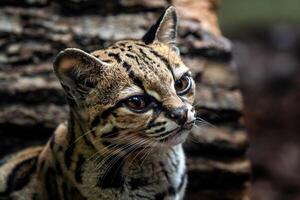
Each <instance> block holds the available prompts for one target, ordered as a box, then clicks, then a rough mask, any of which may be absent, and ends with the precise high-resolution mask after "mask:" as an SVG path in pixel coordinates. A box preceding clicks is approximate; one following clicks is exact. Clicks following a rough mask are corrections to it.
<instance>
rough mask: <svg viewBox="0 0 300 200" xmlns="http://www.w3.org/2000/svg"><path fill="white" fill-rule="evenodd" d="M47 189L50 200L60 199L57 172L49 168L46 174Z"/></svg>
mask: <svg viewBox="0 0 300 200" xmlns="http://www.w3.org/2000/svg"><path fill="white" fill-rule="evenodd" d="M44 181H45V188H46V191H47V194H48V195H47V196H48V198H49V200H57V199H60V197H59V191H58V184H57V180H56V173H55V170H54V169H52V168H48V169H47V171H46V172H45V177H44Z"/></svg>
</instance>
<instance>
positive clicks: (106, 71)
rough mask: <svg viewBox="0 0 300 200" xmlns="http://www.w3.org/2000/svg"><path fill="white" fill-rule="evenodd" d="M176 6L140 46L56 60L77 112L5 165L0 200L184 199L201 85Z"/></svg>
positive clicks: (124, 44) (73, 52) (126, 43)
mask: <svg viewBox="0 0 300 200" xmlns="http://www.w3.org/2000/svg"><path fill="white" fill-rule="evenodd" d="M176 28H177V17H176V12H175V10H174V8H173V7H170V8H168V9H167V10H166V11H165V13H164V14H163V15H162V16H161V17H160V18H159V20H158V21H157V23H156V24H154V25H153V26H152V27H151V28H150V30H149V31H148V32H147V33H146V35H145V36H144V38H143V39H142V40H123V41H119V42H116V43H115V44H113V45H111V46H109V47H108V48H106V49H103V50H98V51H95V52H92V53H86V52H84V51H82V50H79V49H66V50H64V51H62V52H61V53H60V54H59V55H58V56H57V58H56V60H55V62H54V70H55V73H56V75H57V77H58V79H59V80H60V82H61V84H62V86H63V88H64V90H65V93H66V96H67V102H68V104H69V107H70V114H69V120H68V121H67V122H65V123H62V124H60V125H59V126H58V128H57V129H56V131H55V133H54V134H53V136H52V137H51V138H50V140H49V141H48V143H47V144H46V145H45V146H41V147H32V148H28V149H25V150H23V151H21V152H19V153H16V154H14V155H11V156H9V157H8V158H6V159H5V160H3V162H1V163H2V164H1V165H0V199H25V200H27V199H45V200H47V199H49V200H52V199H56V200H57V199H64V200H68V199H72V200H73V199H75V200H76V199H78V200H79V199H89V200H94V199H146V200H151V199H153V200H167V199H176V200H180V199H183V196H184V191H185V187H186V184H187V176H186V169H185V157H184V153H183V150H182V145H181V144H182V143H183V142H184V141H185V139H186V137H187V136H188V133H189V130H190V129H191V128H192V126H193V125H194V121H195V118H194V109H193V107H192V104H193V100H194V91H195V84H194V81H193V79H192V78H191V75H190V71H189V69H188V68H187V67H186V66H185V65H184V63H183V62H182V61H181V59H180V56H179V53H178V50H177V48H176V47H175V46H174V40H175V37H176Z"/></svg>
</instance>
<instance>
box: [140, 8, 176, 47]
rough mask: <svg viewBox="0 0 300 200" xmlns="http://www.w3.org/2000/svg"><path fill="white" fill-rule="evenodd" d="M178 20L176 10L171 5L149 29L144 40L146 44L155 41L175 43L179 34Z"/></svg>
mask: <svg viewBox="0 0 300 200" xmlns="http://www.w3.org/2000/svg"><path fill="white" fill-rule="evenodd" d="M177 21H178V19H177V14H176V10H175V8H174V7H173V6H170V7H169V8H167V9H166V10H165V12H164V13H163V14H162V15H161V16H160V17H159V19H158V20H157V21H156V23H155V24H154V25H153V26H152V27H151V28H150V29H149V30H148V32H147V33H146V34H145V35H144V37H143V38H142V40H143V41H144V42H145V43H146V44H150V43H153V42H155V41H159V42H162V43H166V44H172V43H174V42H175V39H176V36H177Z"/></svg>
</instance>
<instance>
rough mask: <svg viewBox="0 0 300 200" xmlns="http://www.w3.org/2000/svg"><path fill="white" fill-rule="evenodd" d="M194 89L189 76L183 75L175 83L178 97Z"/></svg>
mask: <svg viewBox="0 0 300 200" xmlns="http://www.w3.org/2000/svg"><path fill="white" fill-rule="evenodd" d="M191 87H192V81H191V78H190V77H189V76H188V75H183V76H182V77H181V78H180V79H178V80H176V81H175V90H176V92H177V94H178V95H185V94H186V93H188V92H189V90H190V89H191Z"/></svg>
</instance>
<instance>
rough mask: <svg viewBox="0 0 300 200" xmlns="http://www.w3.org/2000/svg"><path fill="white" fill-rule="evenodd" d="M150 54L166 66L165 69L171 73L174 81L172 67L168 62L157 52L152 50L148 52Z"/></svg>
mask: <svg viewBox="0 0 300 200" xmlns="http://www.w3.org/2000/svg"><path fill="white" fill-rule="evenodd" d="M150 53H152V54H153V55H154V56H156V57H157V58H158V59H160V60H161V61H162V62H163V63H164V64H165V65H166V67H167V68H168V70H169V71H170V72H171V74H172V76H173V78H174V80H175V76H174V73H173V70H172V67H171V65H170V63H169V61H168V60H167V59H166V58H165V57H163V56H162V55H160V54H159V53H158V52H156V51H154V50H153V49H151V50H150Z"/></svg>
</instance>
